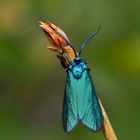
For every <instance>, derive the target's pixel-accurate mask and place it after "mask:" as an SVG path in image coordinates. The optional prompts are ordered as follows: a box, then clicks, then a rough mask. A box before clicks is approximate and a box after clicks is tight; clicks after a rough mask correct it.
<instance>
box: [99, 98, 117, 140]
mask: <svg viewBox="0 0 140 140" xmlns="http://www.w3.org/2000/svg"><path fill="white" fill-rule="evenodd" d="M99 102H100V106H101V109H102V114H103V119H104V121H103V133H104V136H105V138H106V140H117V137H116V135H115V132H114V130H113V128H112V126H111V123H110V121H109V118H108V116H107V114H106V112H105V109H104V107H103V105H102V103H101V101H100V100H99Z"/></svg>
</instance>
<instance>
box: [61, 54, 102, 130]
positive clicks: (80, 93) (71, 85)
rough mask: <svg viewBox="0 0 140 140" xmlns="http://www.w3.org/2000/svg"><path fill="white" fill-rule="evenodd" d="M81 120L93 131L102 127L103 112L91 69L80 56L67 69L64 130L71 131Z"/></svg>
mask: <svg viewBox="0 0 140 140" xmlns="http://www.w3.org/2000/svg"><path fill="white" fill-rule="evenodd" d="M79 121H80V122H82V123H83V124H84V125H85V126H87V127H88V128H90V129H91V130H92V131H98V130H100V129H101V128H102V122H103V118H102V112H101V109H100V105H99V101H98V98H97V96H96V92H95V88H94V86H93V82H92V79H91V76H90V70H89V68H87V66H86V64H85V63H84V61H83V60H82V59H81V58H80V56H78V57H76V58H75V59H74V62H73V63H72V64H71V65H70V66H69V69H68V70H67V80H66V87H65V95H64V102H63V127H64V130H65V131H66V132H70V131H71V130H72V129H73V128H74V127H75V126H76V124H77V123H78V122H79Z"/></svg>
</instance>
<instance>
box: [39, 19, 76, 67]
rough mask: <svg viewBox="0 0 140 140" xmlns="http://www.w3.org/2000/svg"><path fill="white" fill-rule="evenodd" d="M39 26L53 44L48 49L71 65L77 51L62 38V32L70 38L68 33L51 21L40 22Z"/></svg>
mask: <svg viewBox="0 0 140 140" xmlns="http://www.w3.org/2000/svg"><path fill="white" fill-rule="evenodd" d="M39 26H40V27H41V28H42V30H43V31H44V33H45V35H46V36H47V38H48V40H49V42H50V43H51V45H50V46H48V49H50V50H52V51H54V52H56V53H57V54H58V55H59V56H60V58H63V60H64V61H65V63H67V65H70V63H72V62H73V60H74V58H75V52H74V50H73V49H72V48H71V47H70V46H69V45H68V44H67V42H66V41H65V40H64V39H63V38H62V36H60V34H61V35H63V36H64V37H65V38H66V39H67V40H68V37H67V36H66V34H65V33H64V32H63V31H62V30H61V29H60V28H59V27H57V26H55V25H54V24H52V23H51V22H49V21H48V22H46V23H44V22H40V25H39ZM68 41H69V40H68Z"/></svg>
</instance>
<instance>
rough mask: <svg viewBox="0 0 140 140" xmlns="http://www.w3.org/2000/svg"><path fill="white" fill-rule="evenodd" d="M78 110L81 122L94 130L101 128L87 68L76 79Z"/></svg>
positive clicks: (98, 107) (98, 105)
mask: <svg viewBox="0 0 140 140" xmlns="http://www.w3.org/2000/svg"><path fill="white" fill-rule="evenodd" d="M77 87H78V93H79V94H78V95H79V96H78V110H79V111H78V112H79V117H80V120H81V121H82V123H83V124H84V125H85V126H86V127H88V128H90V129H91V130H92V131H94V132H96V131H99V130H100V129H101V128H102V124H103V117H102V112H101V108H100V104H99V101H98V98H97V96H96V92H95V88H94V85H93V82H92V79H91V76H90V73H89V71H88V70H85V71H84V72H83V74H82V77H81V78H80V79H79V80H78V86H77Z"/></svg>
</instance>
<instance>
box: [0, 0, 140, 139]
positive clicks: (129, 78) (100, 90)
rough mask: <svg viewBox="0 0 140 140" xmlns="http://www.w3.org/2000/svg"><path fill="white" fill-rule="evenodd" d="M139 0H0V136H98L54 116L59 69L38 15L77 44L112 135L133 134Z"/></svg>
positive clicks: (139, 70)
mask: <svg viewBox="0 0 140 140" xmlns="http://www.w3.org/2000/svg"><path fill="white" fill-rule="evenodd" d="M139 11H140V1H139V0H133V1H131V0H118V1H115V0H107V1H103V0H86V1H84V0H83V1H82V0H69V1H66V0H59V1H56V0H40V1H37V0H36V1H35V0H30V1H29V0H1V1H0V139H1V140H57V139H61V140H74V139H75V140H85V139H86V140H92V139H93V140H103V139H104V137H103V134H102V132H99V133H97V134H93V133H92V132H90V131H89V130H88V129H86V128H85V127H83V126H82V125H78V127H76V129H75V130H74V131H73V132H72V133H71V134H69V135H66V134H65V133H64V132H63V129H62V124H61V112H62V101H63V94H64V86H65V79H66V73H65V72H64V70H63V69H62V67H61V66H60V64H59V61H58V60H57V59H56V56H55V54H54V53H53V52H51V51H49V50H48V49H46V46H47V45H48V44H49V42H48V41H46V40H47V39H46V38H45V36H44V34H43V32H42V31H41V29H40V28H39V27H38V22H39V21H40V20H41V21H48V20H49V21H51V22H53V23H54V24H56V25H57V26H59V27H60V28H61V29H62V30H64V31H65V32H66V33H67V35H68V37H69V39H70V40H71V42H72V44H73V45H74V46H75V47H76V49H78V48H79V46H80V45H81V44H82V43H83V42H84V41H85V39H86V38H87V37H88V36H89V35H90V34H91V33H92V32H93V31H95V30H96V29H97V27H98V26H99V25H102V28H101V30H100V32H99V33H98V35H96V37H94V38H93V39H92V40H91V41H90V42H89V44H88V45H87V47H86V48H85V49H84V52H83V54H82V57H83V58H84V59H86V61H87V62H88V66H89V67H90V68H91V75H92V77H94V84H95V86H96V90H97V94H98V95H99V97H100V98H101V100H102V102H103V104H104V107H105V109H106V111H107V114H108V116H109V118H110V121H111V123H112V125H113V128H114V130H115V132H116V134H117V136H118V139H119V140H132V139H140V134H139V131H140V128H139V124H140V121H139V119H140V110H139V107H140V16H139Z"/></svg>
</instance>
